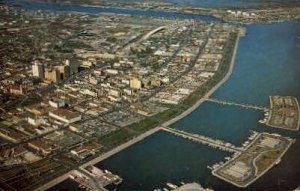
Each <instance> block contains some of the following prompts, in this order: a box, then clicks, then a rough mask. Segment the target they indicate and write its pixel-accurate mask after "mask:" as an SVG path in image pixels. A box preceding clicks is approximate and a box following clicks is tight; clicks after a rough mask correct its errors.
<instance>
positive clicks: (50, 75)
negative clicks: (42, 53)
mask: <svg viewBox="0 0 300 191" xmlns="http://www.w3.org/2000/svg"><path fill="white" fill-rule="evenodd" d="M60 77H61V76H60V71H59V70H58V69H57V68H54V69H52V70H46V71H45V79H46V80H47V81H50V82H60V81H61V78H60Z"/></svg>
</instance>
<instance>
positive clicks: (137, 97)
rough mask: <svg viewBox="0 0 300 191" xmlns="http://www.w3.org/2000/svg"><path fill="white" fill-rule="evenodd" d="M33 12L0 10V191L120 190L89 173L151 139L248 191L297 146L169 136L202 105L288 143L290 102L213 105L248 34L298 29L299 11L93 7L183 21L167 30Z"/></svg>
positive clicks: (102, 175)
mask: <svg viewBox="0 0 300 191" xmlns="http://www.w3.org/2000/svg"><path fill="white" fill-rule="evenodd" d="M33 2H34V1H33ZM36 2H37V4H36V6H37V8H34V6H32V7H33V8H32V9H30V8H29V7H26V3H25V4H24V6H25V8H22V6H23V4H22V6H16V5H18V4H17V3H16V5H14V4H13V3H12V4H10V3H11V2H10V1H7V3H2V4H1V3H0V30H1V35H0V41H1V45H0V48H1V51H0V67H1V70H0V148H1V150H0V162H1V163H0V164H1V168H0V180H1V181H0V187H1V189H4V190H47V189H50V190H51V187H53V186H55V185H57V184H58V183H60V182H62V181H65V180H67V179H68V180H72V181H73V182H76V184H78V185H80V187H81V189H86V190H112V189H115V188H118V187H119V186H120V185H122V184H123V182H126V181H130V180H127V179H125V178H124V177H122V175H120V174H118V172H113V171H111V169H102V168H99V167H98V166H97V163H99V162H101V161H103V160H105V159H108V158H109V157H110V156H113V155H114V154H116V153H118V152H120V151H122V150H124V149H126V148H127V147H129V146H131V145H133V144H135V143H137V142H140V141H142V140H144V139H145V138H147V137H148V136H151V135H153V134H155V133H157V132H159V131H160V132H166V133H169V134H171V135H175V136H177V137H179V138H184V139H186V140H189V141H193V142H195V143H200V144H202V145H206V146H208V147H212V148H216V149H220V150H222V151H226V152H229V153H233V155H232V156H231V157H226V158H225V160H226V161H225V162H218V163H216V164H211V165H208V166H207V167H208V168H209V169H210V170H211V173H212V175H213V176H215V177H217V178H219V179H220V180H222V181H225V182H228V183H230V184H232V185H234V186H236V187H241V188H246V187H247V186H249V185H250V184H252V183H253V182H254V181H256V180H257V179H258V178H260V177H261V176H263V175H264V174H265V173H268V170H269V169H271V168H272V167H274V166H276V165H278V164H279V163H280V162H281V160H284V159H282V157H283V156H284V154H285V153H286V152H287V151H288V149H289V148H290V147H291V146H292V144H293V143H295V141H296V138H292V137H290V135H286V134H284V135H281V134H279V133H272V132H256V131H251V136H249V138H248V140H247V141H246V142H245V143H244V144H243V145H242V146H237V145H235V144H233V143H230V142H227V141H225V140H221V139H216V138H213V137H209V136H204V135H201V134H198V133H190V132H187V131H183V130H178V129H176V128H173V127H172V126H171V125H172V124H173V123H175V122H177V121H179V120H181V119H183V118H184V117H186V116H188V115H189V114H191V113H192V112H193V111H194V110H195V109H196V108H198V107H199V106H200V105H201V104H202V103H204V102H205V103H214V104H217V105H219V106H220V107H222V106H232V107H237V108H242V109H248V110H251V111H261V112H263V113H264V117H263V118H261V119H259V121H256V122H259V123H260V124H263V125H265V126H268V127H270V129H282V130H292V131H291V132H295V133H296V132H297V131H298V130H299V126H300V107H299V103H298V98H297V96H295V95H273V94H270V95H269V102H270V106H261V105H254V104H251V103H241V102H239V101H237V102H235V101H231V100H222V99H216V98H212V94H213V93H214V92H215V91H216V90H217V89H219V88H220V87H221V86H222V85H223V84H224V83H225V82H226V81H227V80H228V79H229V78H230V76H231V74H232V73H233V68H234V64H235V59H236V54H237V51H238V46H239V43H240V41H241V40H242V39H243V38H244V37H245V36H246V35H247V27H246V26H247V25H249V24H253V23H274V22H283V21H290V20H295V19H299V18H300V8H299V7H289V6H287V7H285V6H284V7H275V8H266V7H264V8H263V9H254V8H246V9H237V8H235V9H214V8H197V7H195V8H194V7H190V6H178V5H174V4H170V3H158V2H149V3H136V2H134V3H133V4H132V3H128V4H126V3H124V4H122V3H121V2H120V3H117V2H115V3H111V2H109V1H104V2H103V3H102V4H99V5H98V4H94V5H98V6H104V7H106V8H107V7H109V8H112V9H114V8H122V9H128V10H129V11H130V10H131V11H134V10H141V11H148V10H151V11H165V12H176V13H182V14H186V15H183V18H176V17H174V18H173V17H163V16H155V15H154V16H152V15H150V16H149V15H143V14H141V15H139V14H125V13H123V12H121V13H122V14H118V13H117V12H116V13H114V12H115V11H116V10H113V11H112V12H105V13H97V14H96V13H89V12H84V11H74V10H71V11H68V10H63V8H60V9H62V10H47V9H46V8H38V6H39V3H44V2H40V1H36ZM47 3H54V2H47ZM56 3H57V2H56ZM84 3H86V4H89V2H81V1H78V2H77V3H75V4H77V5H78V6H79V7H76V9H77V8H80V9H85V8H84V6H82V4H84ZM66 4H70V3H66ZM90 4H91V3H90ZM121 5H124V6H121ZM53 6H56V5H55V3H54V5H53ZM62 6H67V5H62ZM80 6H82V7H80ZM120 6H121V7H120ZM53 9H56V8H55V7H54V8H53ZM58 9H59V8H58ZM86 9H88V8H86ZM93 9H94V8H93ZM95 9H97V8H95ZM151 14H153V13H151ZM194 15H202V16H203V15H206V16H210V17H213V18H214V19H213V20H210V19H211V18H210V19H208V20H205V18H203V19H201V18H200V19H198V18H197V19H195V18H194ZM241 78H242V77H241ZM216 120H217V119H216ZM141 176H142V175H141ZM191 182H193V181H191ZM198 183H199V184H197V183H188V184H186V183H182V185H181V186H179V185H175V184H174V183H172V182H168V183H166V188H161V189H160V188H157V189H156V190H174V191H177V190H178V191H181V190H211V189H209V188H207V189H205V188H203V187H206V186H203V187H202V186H201V185H202V182H201V180H199V181H198ZM200 184H201V185H200ZM155 187H159V185H157V186H155Z"/></svg>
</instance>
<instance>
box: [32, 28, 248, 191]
mask: <svg viewBox="0 0 300 191" xmlns="http://www.w3.org/2000/svg"><path fill="white" fill-rule="evenodd" d="M242 36H243V34H242V31H241V30H240V31H239V32H238V35H237V39H236V41H235V46H234V50H233V54H232V58H231V62H230V66H229V69H228V71H227V73H226V75H225V76H224V78H223V79H222V80H221V81H219V82H218V83H217V84H216V85H215V86H214V87H213V88H211V89H210V90H209V91H208V92H207V93H206V94H205V95H204V96H203V97H202V98H200V99H199V100H198V101H197V102H196V103H195V104H193V105H192V106H191V107H189V108H188V109H187V110H185V111H184V112H182V113H181V114H179V115H177V116H175V117H174V118H172V119H169V120H168V121H166V122H164V123H163V124H162V125H160V126H157V127H155V128H153V129H151V130H149V131H146V132H145V133H143V134H141V135H139V136H137V137H134V138H133V139H131V140H129V141H127V142H125V143H123V144H121V145H119V146H117V147H116V148H114V149H112V150H110V151H108V152H106V153H104V154H102V155H100V156H98V157H96V158H94V159H93V160H91V161H89V162H86V163H85V164H83V165H81V166H80V167H79V168H85V167H86V166H89V165H95V164H97V163H99V162H101V161H103V160H105V159H107V158H109V157H111V156H113V155H115V154H117V153H119V152H121V151H122V150H125V149H126V148H128V147H130V146H132V145H133V144H135V143H138V142H140V141H142V140H144V139H145V138H147V137H149V136H150V135H153V134H154V133H157V132H159V131H160V130H161V126H162V127H166V126H170V125H171V124H173V123H175V122H177V121H179V120H181V119H182V118H184V117H186V116H188V115H189V114H190V113H192V112H193V111H194V110H196V109H197V108H198V107H199V106H200V105H201V104H202V103H203V102H205V101H206V99H207V98H209V97H210V96H211V95H212V94H213V93H214V92H215V91H216V90H217V89H219V88H220V87H221V86H222V85H223V84H224V83H225V82H226V81H227V80H228V79H229V78H230V76H231V74H232V72H233V68H234V64H235V60H236V54H237V51H238V46H239V42H240V38H241V37H242ZM73 170H76V169H73ZM73 170H71V171H69V172H67V173H65V174H63V175H61V176H59V177H57V178H55V179H53V180H51V181H49V182H47V183H46V184H44V185H42V186H40V187H38V188H37V189H34V190H36V191H43V190H47V189H49V188H51V187H53V186H55V185H57V184H59V183H60V182H62V181H64V180H66V179H68V178H69V175H70V174H71V172H72V171H73Z"/></svg>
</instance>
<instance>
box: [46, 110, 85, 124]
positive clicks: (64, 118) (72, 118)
mask: <svg viewBox="0 0 300 191" xmlns="http://www.w3.org/2000/svg"><path fill="white" fill-rule="evenodd" d="M49 117H51V118H53V119H55V120H58V121H60V122H63V123H66V124H70V123H74V122H77V121H80V120H81V115H80V114H77V113H74V112H71V111H68V110H66V109H57V110H54V111H50V112H49Z"/></svg>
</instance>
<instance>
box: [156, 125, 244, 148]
mask: <svg viewBox="0 0 300 191" xmlns="http://www.w3.org/2000/svg"><path fill="white" fill-rule="evenodd" d="M161 130H163V131H166V132H169V133H172V134H173V135H176V136H178V137H182V138H185V139H189V140H191V141H194V142H197V143H201V144H204V145H208V146H210V147H213V148H218V149H221V150H224V151H228V152H233V153H236V152H244V150H243V149H241V148H239V147H236V146H234V145H233V144H231V143H226V142H224V141H221V140H218V139H212V138H210V137H205V136H203V135H199V134H192V133H188V132H185V131H181V130H178V129H173V128H170V127H161Z"/></svg>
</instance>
